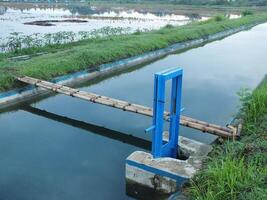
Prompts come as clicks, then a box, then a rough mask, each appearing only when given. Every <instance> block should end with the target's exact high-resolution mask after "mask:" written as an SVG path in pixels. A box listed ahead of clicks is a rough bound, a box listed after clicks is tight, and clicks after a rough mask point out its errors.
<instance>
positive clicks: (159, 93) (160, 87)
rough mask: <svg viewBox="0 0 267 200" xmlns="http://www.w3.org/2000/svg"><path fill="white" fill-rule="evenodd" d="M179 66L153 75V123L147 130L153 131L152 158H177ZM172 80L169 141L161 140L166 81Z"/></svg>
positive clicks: (180, 78) (180, 74) (179, 103)
mask: <svg viewBox="0 0 267 200" xmlns="http://www.w3.org/2000/svg"><path fill="white" fill-rule="evenodd" d="M182 77H183V70H182V69H181V68H172V69H168V70H165V71H163V72H159V73H156V74H155V77H154V104H153V125H152V126H151V128H148V129H147V130H151V131H152V132H153V137H152V155H153V157H154V158H160V157H172V158H177V153H178V137H179V122H180V112H181V95H182ZM168 80H172V88H171V106H170V127H169V141H168V142H167V143H164V141H163V132H164V130H163V125H164V111H165V109H164V105H165V86H166V81H168Z"/></svg>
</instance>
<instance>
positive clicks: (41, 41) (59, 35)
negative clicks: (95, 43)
mask: <svg viewBox="0 0 267 200" xmlns="http://www.w3.org/2000/svg"><path fill="white" fill-rule="evenodd" d="M129 33H131V28H130V27H127V28H122V27H115V28H113V27H109V26H107V27H102V28H100V29H93V30H91V31H80V32H78V33H74V32H72V31H60V32H56V33H47V34H44V35H42V34H39V33H35V34H32V35H24V34H22V33H19V32H14V33H11V34H10V36H9V37H8V38H6V42H5V43H2V44H1V46H0V48H1V50H2V51H4V52H14V53H17V52H19V51H20V50H22V49H27V48H38V47H42V46H52V45H60V44H67V43H72V42H75V41H80V40H86V39H97V38H102V37H110V36H115V35H123V34H129Z"/></svg>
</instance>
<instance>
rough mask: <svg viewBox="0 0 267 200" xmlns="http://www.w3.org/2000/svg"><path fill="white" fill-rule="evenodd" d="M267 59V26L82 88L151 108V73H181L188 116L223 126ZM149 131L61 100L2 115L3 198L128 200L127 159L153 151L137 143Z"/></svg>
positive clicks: (107, 111) (119, 114)
mask: <svg viewBox="0 0 267 200" xmlns="http://www.w3.org/2000/svg"><path fill="white" fill-rule="evenodd" d="M266 52H267V24H264V25H259V26H257V27H255V28H253V29H252V30H249V31H245V32H241V33H238V34H235V35H233V36H230V37H228V38H225V39H223V40H221V41H216V42H213V43H211V44H207V45H205V46H203V47H199V48H195V49H191V50H189V51H187V52H184V53H180V54H176V55H170V56H167V57H165V58H163V59H161V60H158V61H155V62H153V63H151V64H148V65H146V66H144V67H142V68H136V69H135V70H133V71H128V72H125V73H123V74H118V75H116V76H113V77H112V78H108V79H106V80H102V81H100V82H99V83H97V84H92V85H89V86H86V87H83V88H81V89H83V90H86V91H91V92H96V93H98V94H102V95H107V96H111V97H114V98H119V99H123V100H127V101H130V102H135V103H140V104H144V105H148V106H151V105H152V95H153V74H154V73H155V72H158V71H161V70H164V69H167V68H170V67H174V66H181V67H183V69H184V82H183V106H184V107H185V111H184V114H185V115H189V116H191V117H196V118H199V119H202V120H206V121H209V122H213V123H217V124H221V125H225V124H226V123H227V122H228V121H230V120H231V118H232V115H233V114H234V113H236V112H237V110H238V108H237V106H238V97H237V95H236V92H237V91H238V90H239V89H240V88H241V87H250V88H254V87H255V86H256V85H257V84H258V83H259V82H260V80H261V79H262V78H263V76H264V74H266V73H267V63H266V62H265V60H266ZM44 110H46V111H44ZM63 116H67V118H66V117H63ZM92 124H95V125H98V126H101V127H96V126H94V125H92ZM150 125H151V119H150V118H147V117H143V116H137V115H135V114H131V113H126V112H123V111H118V110H115V109H112V108H107V107H104V106H100V105H95V104H90V103H87V102H83V101H81V100H79V99H74V98H71V97H66V96H63V95H57V96H54V97H51V98H48V99H45V100H43V101H41V102H38V103H35V104H33V105H30V107H24V108H23V107H21V108H19V109H18V110H16V111H13V112H9V113H3V114H0V158H1V159H0V177H1V178H0V199H10V200H16V199H21V200H24V199H25V200H31V199H41V200H42V199H52V200H53V199H66V200H67V199H127V198H129V197H127V196H126V195H125V181H124V164H125V158H126V157H127V156H128V155H129V154H130V153H131V152H133V151H135V150H137V149H139V150H142V149H148V146H149V144H148V143H146V142H145V141H143V140H140V139H138V138H143V139H146V140H149V139H150V137H151V136H150V135H149V134H145V133H144V129H145V128H147V127H149V126H150ZM103 127H106V128H109V129H113V130H115V131H111V130H110V131H109V130H107V129H104V128H103ZM122 133H125V134H130V135H132V136H125V135H123V134H122ZM181 134H182V135H184V136H187V137H191V138H195V139H198V140H199V141H203V142H210V141H212V140H213V139H214V138H213V137H211V136H210V135H208V134H203V133H199V132H197V131H194V130H191V129H185V128H183V129H182V130H181ZM136 137H138V138H136Z"/></svg>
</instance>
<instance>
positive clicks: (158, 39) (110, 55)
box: [0, 13, 267, 91]
mask: <svg viewBox="0 0 267 200" xmlns="http://www.w3.org/2000/svg"><path fill="white" fill-rule="evenodd" d="M218 19H219V20H218ZM218 19H217V20H216V19H211V20H208V21H205V22H195V23H191V24H188V25H185V26H180V27H165V28H162V29H160V30H157V31H151V32H146V33H137V34H131V35H121V36H112V37H107V38H102V39H94V40H83V41H79V42H74V43H70V44H64V45H53V46H46V47H40V48H32V49H24V50H22V51H19V52H17V53H6V54H0V91H5V90H8V89H11V88H14V87H17V86H18V85H17V84H18V83H17V82H15V78H14V75H16V76H22V75H28V76H33V77H36V78H41V79H45V80H49V79H51V78H53V77H56V76H60V75H65V74H68V73H72V72H75V71H79V70H83V69H88V68H90V67H93V66H97V65H99V64H102V63H107V62H112V61H115V60H118V59H122V58H127V57H130V56H135V55H138V54H142V53H145V52H148V51H152V50H156V49H160V48H164V47H167V46H169V45H171V44H173V43H176V42H182V41H187V40H192V39H197V38H201V37H205V36H207V35H210V34H214V33H218V32H221V31H225V30H229V29H232V28H236V27H240V26H242V25H250V24H256V23H262V22H266V21H267V13H261V14H255V15H249V16H244V17H242V18H240V19H233V20H229V19H224V18H221V17H219V18H218ZM37 52H46V54H45V55H41V56H36V57H33V58H31V59H30V60H26V61H12V60H10V59H8V58H9V57H12V56H17V55H23V54H35V53H37Z"/></svg>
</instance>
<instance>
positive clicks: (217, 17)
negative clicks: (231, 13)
mask: <svg viewBox="0 0 267 200" xmlns="http://www.w3.org/2000/svg"><path fill="white" fill-rule="evenodd" d="M225 19H226V17H225V16H223V15H217V16H215V18H214V20H215V21H216V22H220V21H223V20H225Z"/></svg>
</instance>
